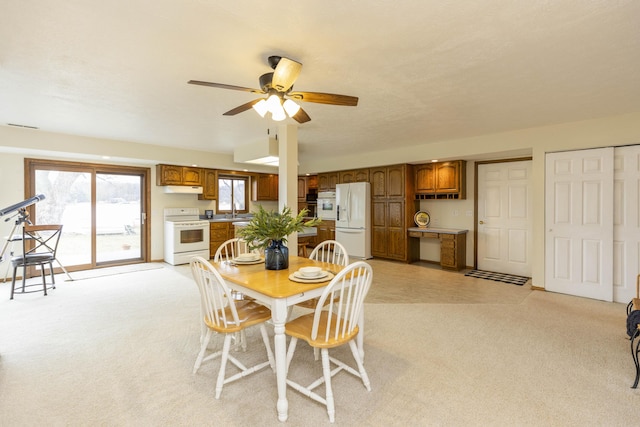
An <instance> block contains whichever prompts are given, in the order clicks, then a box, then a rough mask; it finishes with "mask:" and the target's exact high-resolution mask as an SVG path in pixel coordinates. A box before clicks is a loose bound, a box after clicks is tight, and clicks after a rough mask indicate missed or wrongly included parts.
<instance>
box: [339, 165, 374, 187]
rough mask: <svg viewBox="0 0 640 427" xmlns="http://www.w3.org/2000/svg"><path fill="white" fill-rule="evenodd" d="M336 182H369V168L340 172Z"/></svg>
mask: <svg viewBox="0 0 640 427" xmlns="http://www.w3.org/2000/svg"><path fill="white" fill-rule="evenodd" d="M338 180H339V182H340V184H347V183H350V182H369V168H367V169H356V170H350V171H340V172H339V174H338Z"/></svg>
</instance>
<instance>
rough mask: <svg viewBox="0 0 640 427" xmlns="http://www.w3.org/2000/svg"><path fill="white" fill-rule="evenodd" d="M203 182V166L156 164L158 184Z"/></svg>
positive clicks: (199, 183) (198, 183) (194, 183)
mask: <svg viewBox="0 0 640 427" xmlns="http://www.w3.org/2000/svg"><path fill="white" fill-rule="evenodd" d="M202 183H203V169H202V168H194V167H188V166H175V165H156V185H197V186H201V185H202Z"/></svg>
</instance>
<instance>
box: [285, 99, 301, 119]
mask: <svg viewBox="0 0 640 427" xmlns="http://www.w3.org/2000/svg"><path fill="white" fill-rule="evenodd" d="M283 107H284V110H285V111H286V112H287V114H288V115H289V117H293V116H295V115H296V113H297V112H298V111H300V106H299V105H298V104H296V103H295V102H294V101H292V100H290V99H287V100H286V101H284V104H283Z"/></svg>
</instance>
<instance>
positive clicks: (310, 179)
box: [307, 175, 318, 192]
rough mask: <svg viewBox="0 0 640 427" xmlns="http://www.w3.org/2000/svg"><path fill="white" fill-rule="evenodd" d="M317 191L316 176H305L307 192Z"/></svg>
mask: <svg viewBox="0 0 640 427" xmlns="http://www.w3.org/2000/svg"><path fill="white" fill-rule="evenodd" d="M317 189H318V175H309V176H307V192H308V191H309V190H317Z"/></svg>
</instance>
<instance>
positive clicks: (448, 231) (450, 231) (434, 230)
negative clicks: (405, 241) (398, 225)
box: [407, 227, 469, 234]
mask: <svg viewBox="0 0 640 427" xmlns="http://www.w3.org/2000/svg"><path fill="white" fill-rule="evenodd" d="M407 231H417V232H419V233H439V234H464V233H468V232H469V230H462V229H458V228H431V227H427V228H420V227H409V228H407Z"/></svg>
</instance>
